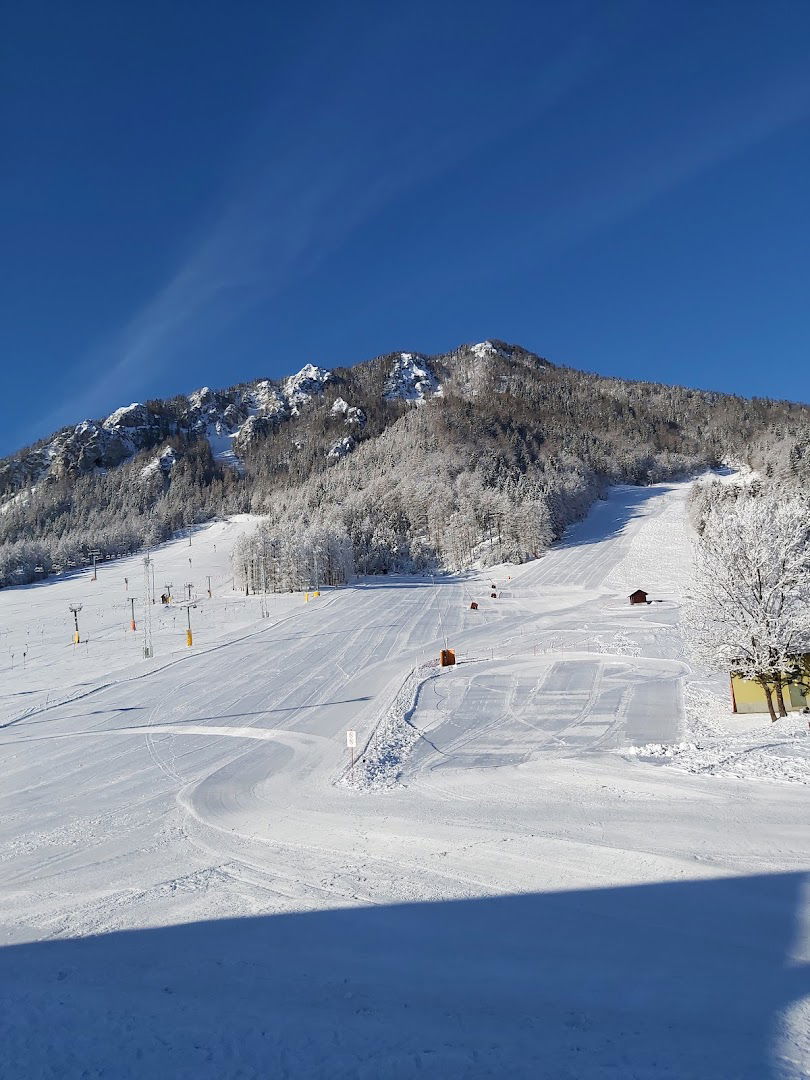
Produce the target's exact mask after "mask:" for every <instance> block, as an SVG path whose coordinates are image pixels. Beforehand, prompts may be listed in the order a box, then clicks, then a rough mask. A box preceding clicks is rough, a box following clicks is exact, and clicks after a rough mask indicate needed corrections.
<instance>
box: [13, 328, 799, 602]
mask: <svg viewBox="0 0 810 1080" xmlns="http://www.w3.org/2000/svg"><path fill="white" fill-rule="evenodd" d="M809 417H810V412H809V411H808V409H807V408H806V407H803V406H800V405H792V404H790V403H787V402H756V403H751V402H745V401H744V400H743V399H740V398H737V397H731V396H728V395H722V394H715V393H707V392H702V391H694V390H685V389H682V388H679V387H665V386H660V385H657V384H654V383H637V382H628V381H624V380H621V379H608V378H604V377H602V376H599V375H594V374H588V373H585V372H581V371H577V370H575V369H572V368H562V367H556V366H555V365H552V364H550V363H549V362H548V361H546V360H544V359H542V358H541V357H539V356H537V355H536V354H535V353H533V352H531V351H529V350H528V349H525V348H523V347H521V346H519V345H510V344H507V343H506V342H504V341H499V340H497V339H488V340H486V341H482V342H478V343H474V344H468V345H462V346H459V347H458V348H456V349H454V350H452V351H450V352H447V353H442V354H438V355H432V356H428V355H425V354H424V353H417V352H404V351H397V352H391V353H386V354H384V355H382V356H378V357H376V358H375V359H372V360H368V361H363V362H362V363H359V364H356V365H354V366H333V367H330V368H326V367H320V366H317V365H315V364H311V363H308V364H305V365H304V366H303V367H301V368H300V369H299V370H298V371H297V372H295V373H294V374H291V375H288V376H286V377H284V378H281V379H275V380H273V379H266V378H259V379H255V380H253V381H251V382H246V383H240V384H238V385H236V386H232V387H230V388H228V389H224V390H214V389H211V388H210V387H206V386H204V387H201V388H200V389H198V390H194V391H193V392H191V393H189V394H188V396H182V395H181V396H177V397H175V398H172V399H169V400H165V401H158V400H150V401H147V402H146V403H140V402H135V403H132V404H129V405H124V406H122V407H121V408H118V409H116V410H115V411H114V412H112V413H111V414H110V415H109V416H107V417H105V418H103V419H96V420H84V421H82V422H81V423H79V424H77V425H75V426H73V427H69V428H65V429H63V430H62V431H59V432H57V433H56V434H54V435H52V436H50V437H48V438H46V439H43V440H42V441H41V442H39V443H37V444H35V445H34V446H30V447H27V448H26V449H24V450H22V451H20V452H19V453H17V454H14V455H12V456H11V457H8V458H6V459H5V460H2V461H0V584H2V583H3V582H9V581H14V582H17V581H24V580H33V578H35V577H36V576H37V575H38V574H40V573H47V572H48V570H49V568H50V567H54V566H68V567H71V566H77V565H82V564H83V561H86V559H87V552H88V551H90V550H94V549H98V550H103V551H104V552H105V553H107V554H110V555H111V556H112V555H113V554H120V553H122V552H128V551H134V550H136V549H137V548H139V547H140V546H141V545H143V544H145V543H152V542H154V540H156V539H162V538H164V537H166V536H169V535H171V534H172V533H174V532H175V531H176V530H177V529H178V528H181V527H183V526H185V525H188V524H192V523H195V522H200V521H205V520H210V519H211V518H213V517H216V516H218V515H223V514H229V513H242V512H247V511H252V512H258V513H272V514H273V515H274V516H275V519H276V520H277V521H279V522H281V521H282V520H283V521H287V523H288V526H289V531H290V532H291V534H292V533H296V534H297V533H298V532H300V531H301V530H304V529H309V528H312V527H313V522H314V521H315V520H316V519H317V520H319V521H320V522H321V524H324V522H326V523H327V524H324V528H325V529H326V530H327V533H328V535H330V536H332V537H335V536H338V535H339V536H341V537H343V540H342V541H341V542H345V543H347V544H349V545H350V546H351V547H352V550H353V552H354V554H353V556H352V557H353V559H354V561H355V565H357V566H358V567H359V568H361V570H362V572H369V573H376V572H380V571H381V570H389V571H391V570H402V569H407V568H408V567H412V566H414V565H418V566H426V565H446V566H454V567H461V566H468V565H471V564H473V563H475V562H477V561H481V560H486V559H490V560H491V559H496V561H497V559H500V558H501V557H504V558H505V557H507V556H508V557H509V558H510V559H512V560H513V561H521V560H522V559H524V558H529V557H532V556H533V555H535V554H537V553H538V552H539V551H541V550H542V549H543V547H544V545H545V544H547V543H548V540H549V538H552V539H553V538H554V537H557V536H559V535H561V533H562V532H563V531H564V529H565V528H566V526H567V525H568V524H569V523H570V522H572V521H575V520H577V519H578V518H579V517H581V516H582V514H583V513H585V512H586V511H587V509H588V507H589V506H590V505H591V504H592V503H593V501H594V499H596V498H598V497H599V495H600V494H601V493H602V492H603V491H604V488H605V486H606V485H608V484H612V483H625V484H626V483H629V484H647V483H653V482H656V481H660V480H665V479H668V478H670V477H673V476H679V475H683V474H684V473H687V472H689V471H691V470H694V469H697V468H704V467H706V466H707V465H712V464H717V463H719V462H720V461H722V460H724V459H726V458H730V459H734V460H735V461H740V462H744V463H746V464H750V465H752V466H753V467H755V468H763V467H765V466H766V465H767V466H768V467H771V465H770V462H771V461H772V462H773V463H774V464H773V467H774V468H778V467H780V465H779V463H780V462H784V463H785V464H786V466H788V467H790V468H792V469H794V471H795V469H797V468H802V467H805V466H804V465H803V463H808V464H810V422H809V420H808V418H809ZM327 519H328V520H327ZM327 525H328V528H327ZM324 535H326V533H325V534H324Z"/></svg>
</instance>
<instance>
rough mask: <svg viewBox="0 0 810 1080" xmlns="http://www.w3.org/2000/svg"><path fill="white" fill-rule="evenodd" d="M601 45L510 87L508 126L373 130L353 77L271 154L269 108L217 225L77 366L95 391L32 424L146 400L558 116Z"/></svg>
mask: <svg viewBox="0 0 810 1080" xmlns="http://www.w3.org/2000/svg"><path fill="white" fill-rule="evenodd" d="M604 44H605V41H604V35H603V36H602V38H601V39H600V28H599V26H597V25H593V24H592V25H591V26H589V27H588V28H587V29H585V30H580V31H578V32H577V33H575V34H572V35H571V38H570V40H569V43H568V44H567V46H566V47H565V48H564V49H562V50H560V51H559V52H558V54H557V55H556V57H555V58H553V59H550V60H548V61H547V62H546V63H545V64H544V65H542V66H539V67H538V68H537V69H536V70H534V71H527V72H524V73H523V75H522V76H520V75H517V74H516V75H514V76H513V77H514V78H515V79H516V80H517V81H518V82H519V80H520V79H521V78H522V79H524V80H525V81H526V82H527V83H531V92H528V87H527V88H526V92H524V93H521V88H520V86H517V87H516V93H515V103H516V104H515V108H514V109H513V110H512V112H511V115H510V117H509V120H508V121H506V122H505V121H504V116H503V114H502V112H500V111H498V110H496V109H495V108H492V109H488V107H487V96H486V95H485V94H483V93H482V94H481V108H480V109H479V110H478V111H477V112H476V114H475V117H474V123H473V122H472V119H471V117H470V116H469V115H468V114H466V113H465V108H464V100H463V98H461V99H459V98H458V95H454V94H453V93H447V94H446V95H445V96H442V95H441V94H440V93H437V95H436V104H435V109H433V110H431V112H430V114H429V116H424V115H422V116H419V117H418V121H419V122H418V123H416V122H412V118H411V117H409V115H408V109H407V103H408V95H407V93H403V94H402V95H401V99H400V107H399V112H397V111H396V109H397V105H396V102H395V105H394V112H393V114H392V115H383V116H381V115H380V110H379V109H377V108H375V107H373V100H372V99H373V95H374V93H375V90H374V86H373V84H372V85H370V84H369V83H368V82H367V81H366V80H365V79H364V78H363V77H362V76H357V77H355V78H352V79H347V80H345V81H344V83H343V84H342V85H340V86H338V87H336V88H335V92H334V94H332V95H331V96H330V97H329V98H328V99H325V98H324V97H323V96H322V97H321V99H320V100H319V101H318V102H317V103H316V104H313V107H312V109H311V110H310V111H309V113H308V115H307V123H306V129H305V130H303V131H302V132H301V133H300V135H299V136H298V137H297V138H296V139H295V140H294V141H292V142H287V143H286V144H285V145H284V146H282V147H278V148H276V136H275V131H276V127H277V124H276V121H277V117H278V113H279V109H280V108H281V107H283V103H281V105H273V106H271V107H270V109H269V110H268V117H267V118H266V119H265V121H264V122H263V124H262V125H261V129H260V130H259V131H257V132H255V134H254V139H253V142H252V144H251V145H250V146H248V147H246V148H245V152H244V154H243V156H242V160H241V161H240V163H239V164H238V166H237V167H235V168H234V180H233V186H232V193H231V195H230V197H229V199H228V201H227V204H226V205H225V207H224V209H223V210H222V212H221V213H220V214H219V216H218V217H217V218H216V220H215V221H214V224H213V225H212V226H211V227H210V228H209V229H208V230H207V232H206V233H205V234H204V235H202V236H200V237H199V238H198V241H197V243H196V244H194V245H192V247H191V249H190V250H189V252H188V254H187V256H186V257H185V258H184V259H183V260H182V262H181V265H180V266H179V267H178V269H177V270H176V272H175V273H174V274H173V275H172V277H171V278H170V279H169V280H168V281H167V282H166V283H165V284H164V285H163V286H162V287H161V288H160V289H159V290H158V291H157V292H156V294H155V296H154V297H153V298H152V299H151V300H150V301H149V302H148V303H147V304H145V305H144V306H143V307H142V308H141V309H140V310H139V311H137V312H136V313H135V314H134V315H133V317H132V318H131V319H130V320H129V322H128V323H127V324H126V325H125V326H124V327H123V328H122V329H121V331H120V332H119V333H118V334H117V335H115V336H114V337H113V339H112V340H109V341H105V342H104V343H103V344H102V345H100V346H99V347H97V348H95V349H94V350H93V351H92V353H91V354H89V355H88V356H87V357H86V358H85V360H84V361H83V363H82V365H80V366H82V367H85V368H86V369H92V370H93V372H94V373H95V374H94V379H93V382H92V385H91V386H89V387H88V388H87V389H83V390H81V391H80V392H79V393H77V394H76V395H75V396H74V397H73V398H72V399H70V400H68V401H66V402H64V403H63V404H62V406H61V407H60V409H59V410H58V412H56V413H52V414H51V415H50V417H47V418H44V419H41V420H40V425H41V428H45V427H47V426H48V424H49V423H50V424H51V425H53V426H55V425H56V424H59V423H64V422H65V418H66V417H68V416H73V417H75V419H76V420H78V419H79V418H81V417H82V416H86V415H98V414H99V412H100V411H101V410H103V409H105V408H108V407H109V406H110V404H111V402H112V401H113V400H115V401H116V402H117V400H118V397H120V396H121V394H126V393H130V394H132V393H135V392H141V391H142V388H146V387H148V386H149V384H150V382H151V381H152V380H153V376H154V375H155V373H156V372H159V371H160V370H162V369H163V368H164V367H165V366H167V365H169V364H170V363H171V361H172V359H173V358H174V357H176V356H177V355H178V354H180V353H182V352H183V351H185V350H187V349H189V348H193V347H194V344H195V343H197V342H200V341H203V340H205V339H206V338H209V339H210V338H211V337H212V336H213V335H217V334H219V333H221V331H222V330H223V329H224V328H225V327H227V325H228V324H229V323H231V322H233V320H236V319H238V318H239V317H240V315H241V314H242V313H244V312H245V311H247V310H250V309H252V308H255V307H256V306H257V305H259V304H261V303H265V302H268V301H270V300H271V299H272V298H273V297H274V296H276V295H278V294H279V293H280V292H281V291H282V290H284V289H287V288H289V287H290V286H291V285H293V284H294V283H295V282H297V281H299V282H300V281H303V280H305V278H306V276H307V274H309V273H310V272H312V271H313V270H314V269H315V268H316V267H317V266H318V264H319V263H320V262H322V261H323V260H324V259H326V258H328V257H329V256H330V255H331V254H333V253H334V252H335V251H336V250H337V249H339V247H340V246H341V245H342V244H343V243H344V242H345V241H346V239H347V237H348V236H349V235H350V234H351V233H352V232H353V231H354V230H356V229H357V228H358V227H359V226H361V225H363V224H364V223H366V222H368V221H369V220H372V219H373V218H374V217H375V215H377V214H379V213H380V212H381V211H382V210H383V209H384V208H385V207H386V206H387V205H389V204H390V203H391V202H393V201H394V200H396V199H397V198H398V197H400V196H401V195H403V194H404V193H406V192H408V191H410V190H412V189H414V188H416V187H418V186H419V185H420V184H424V183H425V182H427V181H429V180H430V178H431V177H434V176H436V175H438V174H440V173H442V172H444V171H445V170H448V169H451V168H453V167H454V166H457V165H458V164H459V163H460V162H462V161H463V160H464V159H465V158H466V157H468V156H470V155H473V154H475V153H477V152H480V151H481V149H482V148H483V147H485V146H487V145H488V144H489V143H492V142H494V141H496V140H501V139H503V138H504V136H505V135H506V134H507V133H508V131H509V130H510V128H512V129H514V128H517V127H520V126H521V125H523V124H525V123H527V122H528V121H530V120H532V119H536V118H537V116H538V115H541V114H542V113H543V112H544V111H546V110H549V109H551V108H553V107H554V105H555V104H556V103H557V102H558V101H559V100H560V98H562V97H563V96H564V95H565V94H566V93H567V92H568V91H570V90H571V88H572V87H574V86H575V85H576V84H577V83H578V82H580V81H581V80H582V79H583V78H584V77H585V75H586V74H587V72H588V71H589V70H591V69H592V68H593V66H594V64H595V63H596V62H597V60H596V58H597V57H598V56H600V55H603V53H604ZM317 62H318V58H317V57H310V61H309V63H308V64H306V65H303V66H301V68H300V70H299V71H298V74H297V84H294V85H291V86H288V87H287V94H286V95H285V98H286V99H287V100H293V99H294V98H295V96H296V94H297V93H298V92H300V91H302V90H303V88H304V87H305V85H306V81H307V78H308V76H309V75H310V74H311V69H312V68H313V66H314V65H316V64H317ZM395 77H402V78H403V79H405V78H407V73H402V75H401V76H399V75H395ZM448 78H449V76H448ZM395 97H396V95H395ZM99 372H101V374H100V376H99V374H98V373H99Z"/></svg>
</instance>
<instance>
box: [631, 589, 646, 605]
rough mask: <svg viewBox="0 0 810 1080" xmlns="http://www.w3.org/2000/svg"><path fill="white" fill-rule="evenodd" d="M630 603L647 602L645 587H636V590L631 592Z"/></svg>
mask: <svg viewBox="0 0 810 1080" xmlns="http://www.w3.org/2000/svg"><path fill="white" fill-rule="evenodd" d="M630 603H631V604H646V603H647V594H646V593H645V592H644V590H643V589H636V591H635V592H632V593H630Z"/></svg>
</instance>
